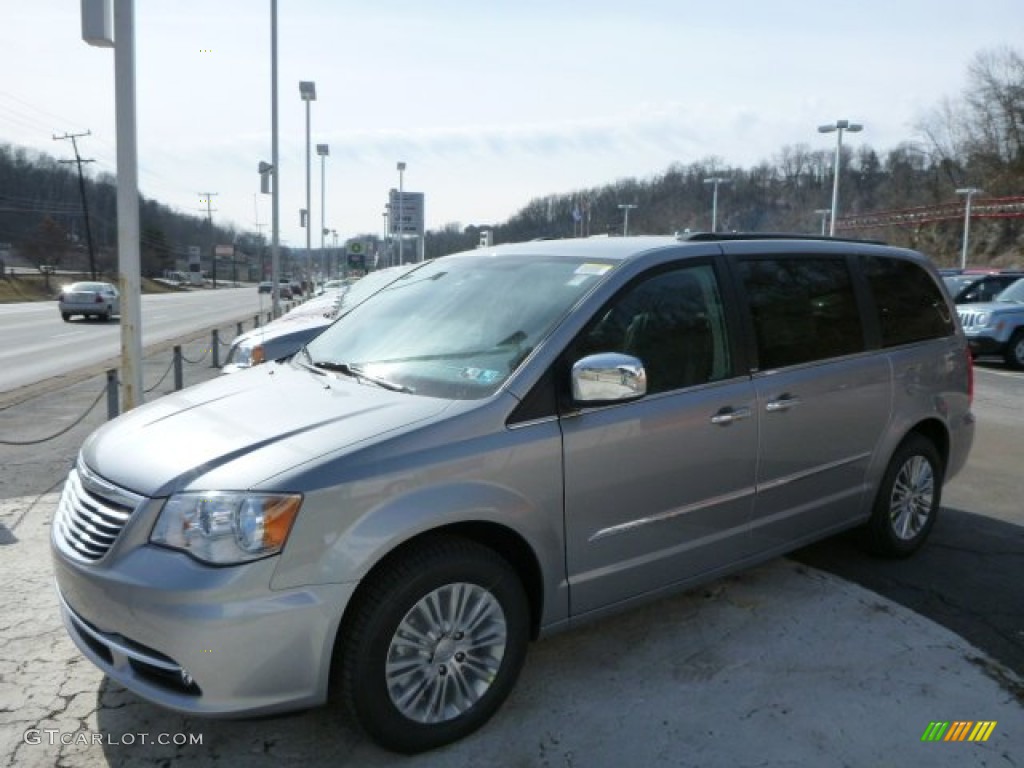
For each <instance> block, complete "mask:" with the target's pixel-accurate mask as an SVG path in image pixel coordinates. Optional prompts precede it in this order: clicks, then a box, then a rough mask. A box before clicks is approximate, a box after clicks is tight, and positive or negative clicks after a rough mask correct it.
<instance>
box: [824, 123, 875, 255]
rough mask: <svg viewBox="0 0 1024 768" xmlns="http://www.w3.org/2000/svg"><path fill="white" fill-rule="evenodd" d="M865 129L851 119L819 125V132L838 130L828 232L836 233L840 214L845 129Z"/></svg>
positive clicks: (855, 130)
mask: <svg viewBox="0 0 1024 768" xmlns="http://www.w3.org/2000/svg"><path fill="white" fill-rule="evenodd" d="M863 129H864V126H863V125H860V124H858V123H851V122H850V121H849V120H836V121H835V123H833V124H831V125H819V126H818V133H832V132H833V131H835V132H836V159H835V162H834V163H833V165H832V176H833V178H832V209H831V210H832V214H831V215H830V216H829V227H828V234H829V236H830V237H834V236H835V234H836V217H837V216H838V215H839V163H840V160H841V159H842V154H843V131H848V132H849V133H856V132H858V131H861V130H863Z"/></svg>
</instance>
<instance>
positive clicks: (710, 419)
mask: <svg viewBox="0 0 1024 768" xmlns="http://www.w3.org/2000/svg"><path fill="white" fill-rule="evenodd" d="M971 394H972V370H971V360H970V355H969V353H968V350H967V345H966V343H965V340H964V337H963V334H962V331H961V330H960V328H959V326H958V324H957V321H956V314H955V312H954V309H953V305H952V302H951V300H950V299H949V297H948V296H947V294H946V292H945V291H944V290H943V288H942V286H941V283H940V282H939V278H938V275H937V273H936V272H935V270H934V268H933V267H931V266H930V265H929V262H928V260H927V259H926V258H924V257H923V256H921V255H920V254H917V253H915V252H911V251H906V250H901V249H896V248H890V247H886V246H883V245H878V244H867V243H860V242H855V241H843V240H832V239H820V238H800V237H779V236H758V235H736V234H732V235H707V234H703V235H690V236H685V237H682V238H674V237H635V238H595V239H573V240H563V241H539V242H531V243H523V244H515V245H504V246H498V247H488V248H485V249H480V250H477V251H473V252H470V253H464V254H456V255H451V256H446V257H443V258H440V259H436V260H433V261H429V262H425V263H423V264H422V265H420V266H418V267H417V268H415V269H411V270H410V271H408V272H407V273H405V274H404V275H402V277H400V278H399V279H398V280H396V281H395V282H394V283H392V284H391V285H389V286H388V287H387V288H385V289H384V290H381V291H380V292H379V293H377V294H375V295H373V296H372V297H371V298H370V299H368V300H367V301H366V302H365V303H363V304H361V305H359V306H358V307H356V308H355V309H354V310H353V311H352V312H350V313H349V314H348V315H346V316H344V317H342V318H341V319H339V320H338V321H337V322H336V323H334V324H333V325H332V326H331V327H330V328H328V329H327V330H326V331H325V332H324V333H323V334H321V335H320V336H318V337H317V338H316V339H314V340H313V341H312V342H310V343H309V344H308V345H307V346H306V347H304V348H303V349H301V350H300V351H299V352H297V353H296V354H295V355H294V356H293V357H292V358H290V359H288V360H280V361H276V362H272V363H268V364H266V365H262V366H259V367H256V368H253V369H250V370H246V371H242V372H240V373H238V374H235V375H233V376H225V377H221V378H219V379H216V380H213V381H210V382H208V383H205V384H202V385H199V386H196V387H192V388H189V389H186V390H184V391H182V392H179V393H177V394H174V395H170V396H167V397H164V398H162V399H160V400H157V401H155V402H153V403H150V404H148V405H145V406H143V407H140V408H138V409H136V410H134V411H131V412H129V413H127V414H125V415H123V416H121V417H120V418H118V419H116V420H114V421H112V422H110V423H109V424H107V425H106V426H104V427H102V428H101V429H99V430H97V431H96V432H95V433H94V434H93V435H91V436H90V437H89V439H88V440H87V441H86V443H85V444H84V446H83V447H82V450H81V452H80V455H79V458H78V461H77V466H76V467H75V469H74V470H73V471H72V472H71V474H70V476H69V477H68V480H67V483H66V485H65V488H64V492H63V495H62V497H61V501H60V505H59V509H58V511H57V515H56V519H55V522H54V526H53V542H52V543H53V552H54V563H55V570H56V583H57V589H58V593H59V598H60V606H61V610H62V613H63V617H64V622H65V625H66V627H67V630H68V632H69V633H70V634H71V637H72V638H73V639H74V641H75V643H76V644H77V645H78V647H79V648H80V649H81V651H82V652H83V653H84V654H85V655H86V656H87V657H89V659H91V660H92V661H93V662H94V663H95V664H97V665H98V666H99V667H100V668H101V669H103V671H104V672H105V673H106V674H107V675H108V676H109V677H110V678H112V679H114V680H116V681H117V682H119V683H120V684H122V685H124V686H125V687H127V688H128V689H130V690H132V691H134V692H135V693H137V694H138V695H140V696H142V697H144V698H146V699H149V700H150V701H153V702H156V703H157V704H160V705H162V706H165V707H169V708H171V709H174V710H178V711H181V712H186V713H190V714H196V715H210V716H214V715H219V716H225V715H248V714H265V713H272V712H279V711H284V710H289V709H297V708H303V707H308V706H310V705H315V704H320V703H322V702H325V701H326V700H327V699H328V697H329V694H333V695H336V697H337V698H338V699H339V700H341V701H343V702H345V703H346V705H347V708H348V712H350V713H351V716H352V717H353V719H354V721H355V722H357V723H358V724H359V725H360V726H361V727H362V728H363V729H364V730H365V731H366V732H367V733H368V734H369V735H370V736H371V737H372V738H373V739H375V740H376V741H377V742H378V743H380V744H381V745H383V746H385V747H387V748H389V749H392V750H396V751H400V752H416V751H421V750H425V749H430V748H433V747H436V746H439V745H442V744H445V743H448V742H451V741H453V740H455V739H458V738H460V737H462V736H464V735H466V734H467V733H469V732H471V731H473V730H474V729H476V728H478V727H479V726H481V725H482V724H483V723H484V722H486V721H487V719H488V718H489V717H490V716H491V715H492V714H493V713H494V712H495V711H496V710H497V709H498V707H499V706H500V705H501V703H502V701H503V700H504V699H505V698H506V696H507V695H508V694H509V692H510V690H511V689H512V687H513V685H514V683H515V681H516V677H517V675H518V673H519V670H520V668H521V667H522V665H523V663H524V659H525V656H526V648H527V644H528V642H529V641H530V640H531V639H535V638H538V637H540V636H543V635H547V634H550V633H552V632H554V631H557V630H562V629H566V628H570V627H573V626H576V625H578V624H579V623H581V622H583V621H587V620H590V619H593V618H595V617H597V616H601V615H604V614H605V613H608V612H611V611H618V610H621V609H623V608H626V607H629V606H632V605H635V604H637V603H639V602H641V601H645V600H650V599H652V598H655V597H657V596H660V595H664V594H667V593H670V592H674V591H678V590H681V589H687V588H689V587H692V586H693V585H695V584H698V583H701V582H705V581H708V580H711V579H715V578H718V577H720V576H722V575H723V574H725V573H728V572H730V571H733V570H735V569H738V568H743V567H746V566H749V565H752V564H754V563H757V562H761V561H764V560H766V559H768V558H773V557H776V556H778V555H780V554H782V553H785V552H787V551H789V550H792V549H794V548H796V547H800V546H803V545H805V544H807V543H809V542H812V541H815V540H817V539H820V538H822V537H826V536H830V535H832V534H835V533H837V532H839V531H843V530H846V529H851V528H855V529H857V530H858V532H859V533H858V535H859V536H860V537H861V538H862V540H863V541H864V543H865V545H866V546H867V547H868V548H869V549H871V550H872V551H874V552H877V553H881V554H886V555H891V556H906V555H909V554H910V553H912V552H913V551H914V550H916V549H917V548H918V547H919V546H921V544H922V543H923V542H924V540H925V539H926V537H927V536H928V534H929V531H930V530H931V529H932V527H933V525H934V524H935V520H936V515H937V513H938V511H939V505H940V495H941V489H942V484H943V482H944V481H946V480H948V479H949V478H950V477H952V476H953V475H954V474H955V473H956V472H957V471H958V470H959V469H960V468H961V467H962V466H963V464H964V462H965V461H966V457H967V454H968V451H969V450H970V446H971V442H972V439H973V430H974V422H973V417H972V415H971V411H970V406H971Z"/></svg>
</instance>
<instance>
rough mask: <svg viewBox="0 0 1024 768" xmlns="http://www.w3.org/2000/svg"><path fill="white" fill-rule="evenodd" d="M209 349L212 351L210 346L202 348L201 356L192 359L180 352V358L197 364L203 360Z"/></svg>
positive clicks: (191, 363)
mask: <svg viewBox="0 0 1024 768" xmlns="http://www.w3.org/2000/svg"><path fill="white" fill-rule="evenodd" d="M211 351H212V347H210V346H207V348H206V349H205V350H203V354H202V356H201V357H200V358H199V359H198V360H192V359H191V358H188V357H186V356H185V353H184V352H182V353H181V359H182V360H184V361H185V362H186V363H188V364H189V365H199V364H200V363H201V362H203V360H205V359H206V356H207V355H208V354H210V352H211Z"/></svg>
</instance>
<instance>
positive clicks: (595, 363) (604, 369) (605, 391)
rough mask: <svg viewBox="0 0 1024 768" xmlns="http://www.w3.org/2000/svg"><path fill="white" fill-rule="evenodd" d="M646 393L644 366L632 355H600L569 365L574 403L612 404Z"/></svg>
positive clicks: (588, 356) (605, 353)
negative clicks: (570, 366)
mask: <svg viewBox="0 0 1024 768" xmlns="http://www.w3.org/2000/svg"><path fill="white" fill-rule="evenodd" d="M646 394H647V374H646V373H645V371H644V364H643V363H642V362H641V361H640V359H639V358H636V357H633V356H632V355H622V354H619V353H618V352H602V353H600V354H596V355H587V356H586V357H584V358H583V359H582V360H578V361H576V363H574V364H573V366H572V398H573V400H575V401H576V402H577V403H593V404H596V403H613V402H617V401H624V400H636V399H637V398H640V397H643V396H644V395H646Z"/></svg>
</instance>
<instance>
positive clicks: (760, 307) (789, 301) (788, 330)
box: [739, 257, 864, 369]
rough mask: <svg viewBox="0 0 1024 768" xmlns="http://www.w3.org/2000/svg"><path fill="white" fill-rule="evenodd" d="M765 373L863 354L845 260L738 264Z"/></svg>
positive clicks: (787, 259)
mask: <svg viewBox="0 0 1024 768" xmlns="http://www.w3.org/2000/svg"><path fill="white" fill-rule="evenodd" d="M739 266H740V277H741V278H742V280H743V283H744V285H745V286H746V291H747V296H748V298H749V301H750V311H751V314H752V316H753V321H754V334H755V336H756V339H757V349H758V358H759V364H760V367H761V368H762V369H770V368H781V367H783V366H787V365H796V364H798V363H806V362H809V361H812V360H822V359H826V358H829V357H838V356H840V355H848V354H852V353H854V352H860V351H862V350H863V349H864V330H863V328H862V326H861V319H860V313H859V312H858V311H857V300H856V297H855V295H854V292H853V285H852V283H851V280H850V272H849V269H848V268H847V266H846V260H845V259H842V258H806V257H799V258H798V257H781V258H775V259H756V260H755V259H751V260H747V261H741V262H740V265H739Z"/></svg>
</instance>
